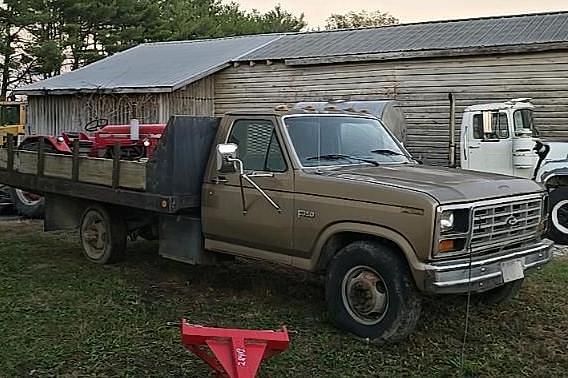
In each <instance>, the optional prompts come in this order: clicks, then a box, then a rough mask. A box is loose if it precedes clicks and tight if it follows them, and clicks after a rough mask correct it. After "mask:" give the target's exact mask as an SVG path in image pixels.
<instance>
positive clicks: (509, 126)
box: [459, 98, 568, 244]
mask: <svg viewBox="0 0 568 378" xmlns="http://www.w3.org/2000/svg"><path fill="white" fill-rule="evenodd" d="M533 110H534V105H533V104H532V103H531V99H529V98H518V99H513V100H510V101H507V102H501V103H492V104H481V105H473V106H469V107H467V108H466V109H465V111H464V114H463V118H462V124H461V144H460V150H459V152H460V163H461V168H462V169H468V170H473V171H480V172H491V173H499V174H503V175H509V176H516V177H524V178H529V179H534V180H536V181H537V182H540V183H542V184H543V185H545V186H546V187H547V189H548V191H549V193H550V233H549V234H550V235H549V236H550V237H551V238H552V239H554V240H555V241H557V242H561V243H563V244H567V243H568V143H566V142H546V141H543V140H541V139H540V138H539V132H538V128H537V127H535V124H534V122H533ZM567 126H568V125H567Z"/></svg>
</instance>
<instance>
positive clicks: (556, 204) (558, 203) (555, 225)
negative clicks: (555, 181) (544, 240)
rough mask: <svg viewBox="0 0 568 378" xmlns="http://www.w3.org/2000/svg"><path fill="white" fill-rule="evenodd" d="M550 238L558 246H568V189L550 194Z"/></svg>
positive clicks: (558, 189)
mask: <svg viewBox="0 0 568 378" xmlns="http://www.w3.org/2000/svg"><path fill="white" fill-rule="evenodd" d="M548 237H549V238H550V239H552V240H554V242H556V243H558V244H568V187H562V186H561V187H559V188H556V189H554V190H553V191H551V192H550V216H549V227H548Z"/></svg>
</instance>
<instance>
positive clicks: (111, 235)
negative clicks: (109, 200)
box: [80, 206, 128, 264]
mask: <svg viewBox="0 0 568 378" xmlns="http://www.w3.org/2000/svg"><path fill="white" fill-rule="evenodd" d="M127 236H128V230H127V227H126V223H125V222H124V220H123V219H122V218H121V217H120V216H119V215H117V214H114V213H111V212H110V211H108V210H107V209H106V208H104V207H102V206H93V207H89V208H88V209H87V210H86V211H85V213H84V214H83V218H82V219H81V227H80V238H81V244H82V246H83V255H84V256H85V257H86V258H87V259H88V260H89V261H92V262H95V263H97V264H110V263H114V262H117V261H119V260H121V259H122V258H123V256H124V252H125V250H126V238H127Z"/></svg>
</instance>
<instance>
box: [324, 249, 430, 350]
mask: <svg viewBox="0 0 568 378" xmlns="http://www.w3.org/2000/svg"><path fill="white" fill-rule="evenodd" d="M359 270H361V273H359ZM353 275H355V276H353ZM377 278H378V280H376V279H377ZM373 281H374V283H373ZM373 292H376V293H378V294H373ZM373 296H375V298H373ZM376 298H383V299H382V300H380V299H376ZM373 302H374V303H373ZM326 303H327V309H328V313H329V316H330V318H331V320H332V321H333V323H334V324H335V325H336V326H337V327H338V328H340V329H343V330H346V331H347V332H349V333H351V334H353V335H355V336H356V337H359V338H363V339H366V340H369V341H371V342H373V343H384V342H397V341H400V340H403V339H405V338H406V337H407V336H408V335H409V334H411V333H412V332H413V331H414V329H415V327H416V324H417V323H418V319H419V317H420V311H421V307H422V306H421V303H422V301H421V297H420V295H419V294H418V292H417V290H416V287H415V285H414V280H413V278H412V276H411V274H410V271H409V268H408V265H407V263H406V261H405V259H404V258H403V257H402V255H401V254H400V253H399V252H398V251H396V250H393V249H392V248H390V247H388V246H386V245H382V244H379V243H376V242H372V241H357V242H354V243H351V244H349V245H348V246H346V247H345V248H343V249H342V250H341V251H339V252H338V253H337V255H336V256H334V257H333V259H332V260H331V262H330V265H329V267H328V271H327V279H326ZM381 306H382V307H381ZM371 309H372V310H371ZM374 309H377V310H376V311H374ZM365 312H366V314H364V313H365Z"/></svg>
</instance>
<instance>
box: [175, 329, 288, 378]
mask: <svg viewBox="0 0 568 378" xmlns="http://www.w3.org/2000/svg"><path fill="white" fill-rule="evenodd" d="M181 341H182V343H183V345H184V346H185V347H186V348H187V349H189V350H190V351H192V352H193V353H194V354H195V355H197V356H198V357H199V358H201V359H202V360H203V361H205V362H206V363H207V364H208V365H209V366H211V368H212V369H213V370H214V371H215V372H216V373H217V376H219V377H230V378H253V377H255V376H256V373H257V372H258V368H259V366H260V363H261V362H262V361H263V360H265V359H268V358H270V357H272V356H274V355H276V354H278V353H280V352H283V351H284V350H286V349H287V348H288V345H289V344H290V339H289V338H288V331H287V330H286V327H282V330H281V331H253V330H246V329H226V328H211V327H202V326H198V325H192V324H189V323H188V322H187V321H186V320H185V319H184V320H182V323H181Z"/></svg>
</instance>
